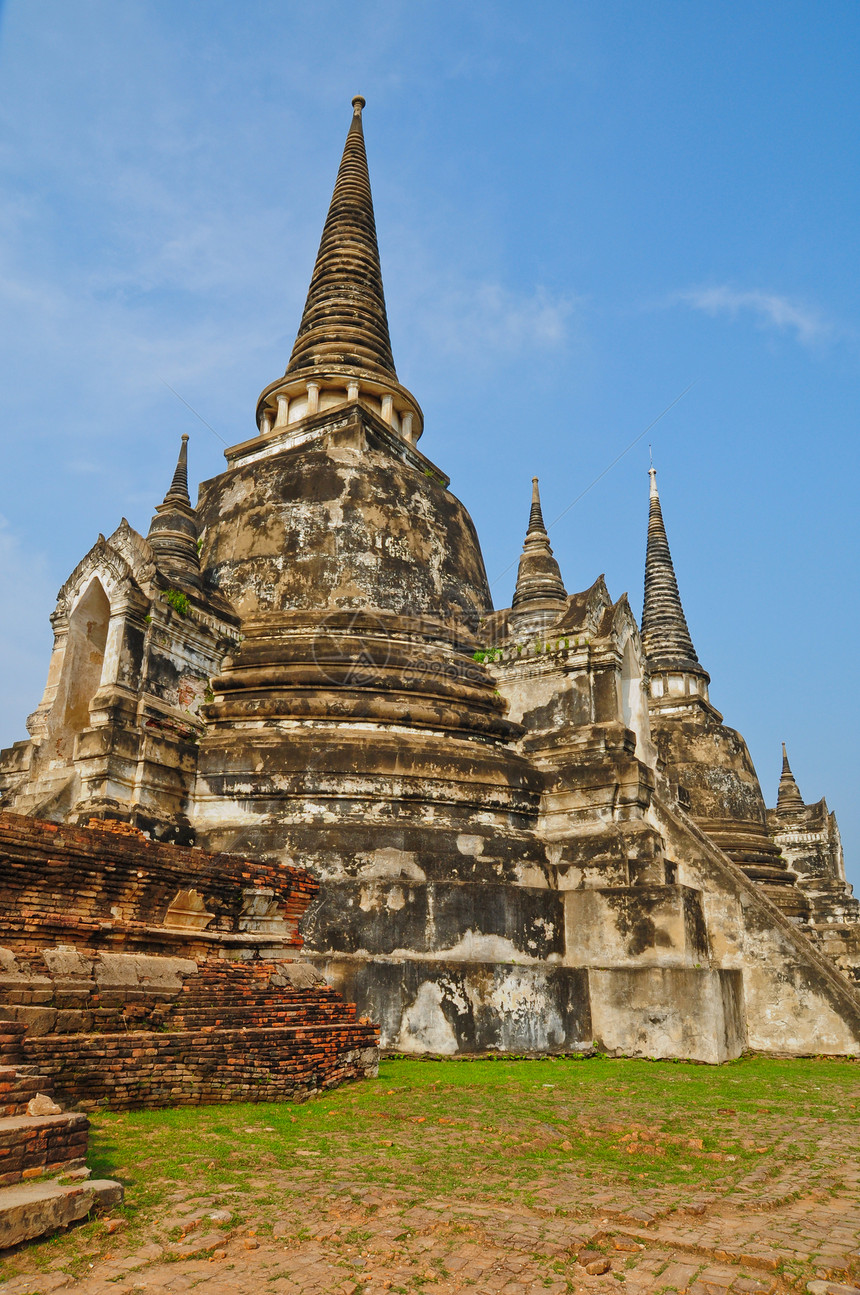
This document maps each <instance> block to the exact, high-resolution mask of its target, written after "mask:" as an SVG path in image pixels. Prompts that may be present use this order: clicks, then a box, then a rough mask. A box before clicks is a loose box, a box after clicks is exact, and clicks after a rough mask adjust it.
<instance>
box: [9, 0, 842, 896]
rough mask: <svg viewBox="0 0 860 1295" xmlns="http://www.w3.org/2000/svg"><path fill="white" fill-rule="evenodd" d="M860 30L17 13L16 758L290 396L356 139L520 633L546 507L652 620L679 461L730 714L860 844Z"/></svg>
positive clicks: (768, 786) (157, 0)
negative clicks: (151, 537) (116, 589)
mask: <svg viewBox="0 0 860 1295" xmlns="http://www.w3.org/2000/svg"><path fill="white" fill-rule="evenodd" d="M858 63H860V8H858V6H857V5H856V3H853V2H852V3H840V0H830V2H829V3H828V4H827V5H820V4H818V3H792V2H791V0H788V2H786V3H781V4H779V5H776V4H774V3H772V2H768V3H755V2H754V0H753V2H750V0H744V2H743V3H732V2H731V0H726V2H724V3H721V4H718V5H717V4H703V3H690V0H683V2H680V3H675V2H673V0H654V2H652V3H649V4H643V3H641V2H640V0H627V2H623V3H622V2H618V3H613V2H612V0H594V2H591V0H588V2H586V3H577V0H564V2H558V3H556V2H555V0H545V2H544V3H539V4H536V5H531V6H524V5H522V4H520V3H516V4H515V3H507V2H504V0H503V2H500V3H495V4H483V3H479V2H476V0H472V2H471V3H470V4H468V5H463V4H462V3H444V2H440V0H434V2H433V3H421V2H419V0H409V2H408V3H407V2H405V0H403V2H399V3H374V2H373V0H368V2H366V3H364V4H362V5H360V6H358V5H355V4H354V3H341V2H340V0H328V2H326V0H317V3H315V4H313V5H307V4H298V3H291V2H286V3H266V2H264V0H245V2H244V3H243V4H242V5H241V6H240V5H237V4H235V3H234V2H233V0H230V2H229V3H228V2H222V0H208V3H207V4H205V5H177V4H175V3H173V2H170V3H167V2H164V3H162V2H161V0H139V2H136V0H121V2H120V3H117V0H92V2H88V0H73V2H72V3H69V0H40V3H38V4H32V3H30V4H27V3H25V0H6V3H5V5H4V6H3V7H2V10H0V115H1V116H2V122H0V126H2V130H0V185H2V202H0V296H2V306H3V308H2V311H0V365H2V369H3V380H2V383H0V407H2V408H0V418H2V422H0V426H2V429H3V439H4V460H3V461H4V465H5V471H4V473H3V479H2V487H0V743H2V744H4V745H5V744H7V743H9V742H11V741H13V740H15V739H18V738H20V737H23V736H25V729H24V719H25V716H26V715H27V713H29V711H31V710H33V709H34V707H35V705H36V703H37V702H38V700H39V697H40V695H41V691H42V687H43V684H44V675H45V671H46V669H47V662H48V655H49V650H50V641H51V640H50V628H49V623H48V615H49V613H50V611H51V610H52V608H53V605H54V598H55V595H56V591H57V589H58V587H59V586H60V584H61V583H62V582H63V580H64V579H65V578H66V576H67V575H68V574H69V572H70V570H71V569H72V568H73V567H74V565H75V564H76V563H77V561H78V560H79V559H80V558H81V557H82V556H83V554H84V553H85V552H86V551H87V549H88V548H89V547H90V545H91V544H92V543H93V541H94V540H95V538H96V536H97V534H98V532H99V531H100V530H101V531H104V532H105V533H109V532H110V531H111V530H112V529H113V528H114V526H115V525H116V524H117V523H118V521H119V519H120V517H121V516H123V515H125V516H127V517H128V519H129V520H130V521H131V523H132V524H133V525H134V526H136V527H137V528H138V529H140V530H143V531H145V530H146V528H147V526H148V523H149V519H150V516H151V514H152V509H153V506H154V504H155V503H157V502H158V501H159V500H160V498H161V497H162V495H163V493H164V491H165V489H166V486H167V483H168V481H169V478H170V475H171V472H172V467H173V463H174V461H175V454H176V448H177V444H178V438H179V436H180V434H181V433H182V432H186V431H187V432H189V433H190V434H191V437H192V440H191V446H190V451H191V471H192V474H193V475H194V476H195V477H196V478H197V479H198V480H199V479H204V478H206V477H209V476H212V475H214V474H215V473H216V472H218V471H219V470H220V468H221V467H222V465H223V457H222V450H223V445H222V444H221V442H220V441H219V440H218V438H217V437H216V436H215V435H214V434H213V433H212V432H210V431H209V430H208V429H207V428H206V427H205V426H204V425H203V424H202V423H201V422H200V421H198V419H196V418H195V417H194V416H193V414H191V413H190V412H189V411H188V409H187V408H186V407H185V405H183V404H182V403H181V402H180V401H179V400H178V399H177V398H176V396H175V395H173V394H172V392H171V391H170V390H169V389H168V387H167V386H166V385H165V384H169V385H170V386H171V387H173V388H175V389H176V391H177V392H179V393H180V394H181V395H182V397H183V398H184V399H185V400H186V401H188V402H189V404H191V405H192V406H193V408H194V409H195V410H197V411H198V412H199V414H200V415H201V416H202V417H203V418H204V419H205V420H206V421H207V422H208V423H210V424H211V426H212V427H213V428H215V429H216V430H217V432H218V433H219V434H220V435H221V436H222V437H223V438H224V440H225V441H227V442H228V443H233V442H236V441H239V440H241V439H244V438H245V437H247V436H248V435H249V434H251V433H252V431H253V415H254V407H255V402H256V398H257V395H258V393H259V391H260V390H261V389H262V387H264V386H265V385H266V384H267V383H268V382H270V381H271V380H272V379H273V378H275V377H276V376H277V375H278V374H280V373H282V372H283V369H284V367H285V364H286V360H287V357H288V354H289V351H290V348H291V345H292V341H293V337H294V335H295V330H296V327H297V324H298V320H299V316H300V312H301V307H302V303H303V300H304V294H305V291H306V289H307V283H308V280H309V277H310V272H311V268H312V265H313V258H314V255H315V252H316V246H317V242H318V239H319V234H320V231H321V227H322V221H323V219H324V215H325V211H326V207H327V204H328V200H329V197H330V193H331V187H332V184H333V180H334V174H335V170H336V167H337V163H338V160H339V156H340V151H341V148H342V145H343V139H344V135H345V132H346V129H347V126H348V124H349V115H350V106H349V105H350V99H351V97H352V95H353V94H355V93H361V94H363V95H364V96H365V97H366V98H367V109H366V111H365V114H364V116H365V133H366V138H367V145H368V154H369V159H370V166H371V177H372V181H373V187H374V197H375V203H376V216H377V225H378V230H379V236H380V244H381V250H382V260H383V272H384V276H385V283H386V293H387V299H388V307H389V316H390V323H391V334H392V341H393V346H394V354H395V360H396V362H397V367H398V373H399V376H400V378H401V381H402V382H404V383H405V384H406V385H407V386H408V387H409V388H410V389H411V390H412V391H413V392H414V393H415V394H416V396H417V397H418V399H419V401H420V402H421V404H422V405H423V408H424V412H425V417H426V431H425V434H424V437H423V439H422V441H421V448H422V450H424V452H425V453H426V454H427V455H428V456H429V457H430V458H431V459H434V460H435V461H436V462H437V463H438V464H439V465H440V466H441V467H443V468H444V469H445V471H446V472H448V473H449V474H450V475H451V478H452V488H453V489H454V490H455V492H456V493H457V494H458V495H459V497H460V498H462V499H463V500H464V502H465V503H466V505H467V507H468V508H469V509H470V511H471V513H472V516H473V517H474V519H475V522H476V525H477V527H478V532H479V534H480V536H481V540H482V544H483V548H484V554H485V559H486V563H487V568H488V572H489V575H490V578H491V580H492V581H493V582H494V587H493V592H494V597H495V600H496V604H497V605H498V606H504V605H506V604H507V603H508V602H509V601H510V596H511V591H512V581H513V575H514V571H513V570H512V569H511V563H513V562H515V559H516V557H517V554H518V552H519V549H520V546H521V542H522V537H523V533H524V530H525V525H526V522H527V518H528V508H529V494H530V478H531V477H532V475H533V474H535V473H537V474H538V475H539V476H540V477H541V485H542V493H543V498H544V511H545V514H546V516H547V519H548V520H549V519H551V518H554V517H556V516H557V515H558V514H560V513H562V511H563V510H565V509H566V508H567V507H568V505H569V504H570V503H571V501H572V500H574V499H575V498H576V497H577V496H579V495H580V494H581V493H582V491H583V490H585V489H586V487H588V486H589V484H590V483H591V482H592V481H593V480H594V479H595V478H596V477H597V476H598V475H599V474H600V473H601V472H603V471H604V469H605V468H606V467H607V465H608V464H609V463H610V462H611V461H612V460H613V459H614V458H615V457H616V455H618V454H619V453H620V452H621V451H622V450H623V449H624V447H625V446H626V445H628V444H629V442H630V441H632V440H633V439H634V438H635V437H636V436H638V435H639V433H641V432H642V431H643V430H644V429H645V428H646V427H647V425H648V424H649V423H650V422H651V421H652V420H653V419H654V418H656V417H657V415H658V414H660V412H661V410H663V409H665V408H666V406H668V405H669V404H670V403H671V402H672V401H673V400H674V399H675V398H676V397H677V396H678V395H679V393H680V392H682V391H683V390H684V389H685V388H686V387H688V386H689V384H690V383H694V385H693V387H692V388H691V389H690V390H689V391H688V392H687V394H686V395H685V396H684V398H683V399H682V400H681V401H680V402H679V403H678V404H676V405H675V407H674V408H673V409H671V410H670V412H669V413H668V414H666V415H665V417H663V418H662V419H661V420H660V421H659V422H658V423H657V424H656V426H654V427H653V428H652V430H651V431H650V432H649V433H648V434H647V435H646V436H645V437H644V438H643V439H642V440H641V441H640V442H639V444H638V445H637V446H636V447H635V448H634V449H633V450H631V451H630V453H628V454H627V455H626V456H625V457H624V458H623V459H622V460H621V461H620V462H619V463H618V464H617V465H616V466H615V467H613V468H612V470H611V471H610V472H609V473H607V475H606V476H604V477H603V478H602V480H600V481H599V482H598V484H597V485H595V486H594V487H593V489H591V490H590V491H588V493H587V494H586V495H585V496H584V497H583V498H582V499H580V500H579V502H578V503H576V505H575V506H574V507H573V508H571V509H570V510H569V511H567V512H566V513H565V515H564V517H563V518H562V520H561V521H559V522H558V524H557V525H556V526H555V527H554V528H553V530H552V541H553V544H554V547H555V551H556V554H557V556H558V558H559V561H560V563H561V567H562V572H563V575H564V578H565V581H566V584H567V587H568V589H569V590H575V589H580V588H584V587H586V586H587V585H590V584H591V582H592V581H593V580H594V578H595V577H596V576H597V575H598V574H600V572H605V573H606V578H607V581H608V584H609V587H610V590H611V592H612V593H613V595H616V596H617V595H620V594H621V593H622V592H624V591H625V590H627V591H628V592H629V595H630V598H631V602H632V604H633V607H634V610H635V611H636V613H637V615H638V614H639V612H640V611H641V597H642V594H641V590H642V574H643V560H644V549H645V529H646V523H647V510H648V477H647V467H648V448H647V447H648V442H649V441H650V442H651V443H652V444H653V447H654V460H655V463H656V465H657V467H658V471H659V484H660V489H661V495H662V500H663V510H664V516H665V518H666V523H667V528H668V531H669V539H670V543H671V546H672V551H673V556H674V559H675V565H676V569H677V572H678V578H679V582H680V586H681V593H682V597H683V600H684V605H685V609H686V612H687V616H688V620H689V623H690V628H691V632H692V635H693V640H694V642H695V644H696V647H697V649H698V652H699V656H700V658H701V660H702V662H703V664H704V665H705V666H706V668H707V669H708V670H709V671H710V673H711V676H712V685H711V696H712V699H713V701H714V702H715V704H716V705H717V706H718V707H719V708H720V709H721V710H722V711H723V713H724V715H725V719H726V722H727V723H729V724H731V725H733V726H735V727H737V728H739V729H740V730H741V732H743V734H744V735H745V737H746V738H747V741H748V743H749V745H750V748H751V750H752V754H753V758H754V760H755V762H756V765H757V767H758V771H759V774H760V777H761V780H762V783H763V787H764V790H765V794H766V797H767V799H768V801H769V802H770V803H773V800H774V798H775V792H776V782H777V779H778V774H779V766H780V749H779V744H780V742H781V741H783V740H785V741H786V742H787V743H788V746H789V752H790V756H791V759H792V764H793V767H794V770H795V773H796V775H797V778H798V781H799V783H800V787H801V790H802V791H803V793H804V795H805V797H806V799H807V800H812V799H817V798H818V797H820V796H821V795H824V794H826V795H827V798H828V802H829V804H830V806H831V808H833V809H835V810H836V811H837V813H838V815H839V820H840V824H841V827H842V831H843V836H844V839H845V844H846V854H847V858H848V868H849V876H851V877H852V878H853V880H854V881H855V884H856V883H858V882H860V798H858V796H857V792H856V788H855V779H856V776H857V760H856V750H857V745H858V737H857V726H858V720H860V715H858V689H857V688H856V687H855V682H854V681H855V676H856V666H855V657H856V646H855V645H856V641H857V638H858V607H857V554H858V521H857V480H858V438H857V433H856V424H857V411H858V395H860V392H858V385H860V384H858V379H860V300H858V269H857V264H858V261H857V246H856V230H857V227H858V215H860V213H858V205H860V203H858V197H860V181H858V173H857V167H856V149H857V131H858V99H860V79H858V77H857V75H856V69H857V66H858Z"/></svg>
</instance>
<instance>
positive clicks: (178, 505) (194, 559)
mask: <svg viewBox="0 0 860 1295" xmlns="http://www.w3.org/2000/svg"><path fill="white" fill-rule="evenodd" d="M146 538H147V539H148V540H149V543H150V544H151V546H152V548H153V549H154V550H155V560H156V565H157V566H158V569H159V570H160V571H161V572H163V574H164V575H166V576H168V577H169V578H170V579H171V580H174V581H175V582H176V583H177V584H179V585H184V586H191V587H192V588H194V589H199V588H200V586H201V579H200V558H199V555H198V553H197V539H198V528H197V513H196V511H195V510H194V508H193V507H192V504H191V497H190V495H189V494H188V437H187V436H183V437H182V443H181V446H180V449H179V458H178V460H177V463H176V471H175V472H174V474H173V480H172V481H171V483H170V489H169V490H168V492H167V494H166V495H165V496H164V501H163V503H160V504H159V505H158V507H157V508H156V510H155V516H154V517H153V519H152V521H151V522H150V526H149V534H148V535H147V537H146Z"/></svg>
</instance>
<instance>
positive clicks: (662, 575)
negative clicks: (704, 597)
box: [642, 466, 709, 699]
mask: <svg viewBox="0 0 860 1295" xmlns="http://www.w3.org/2000/svg"><path fill="white" fill-rule="evenodd" d="M649 475H650V478H651V485H650V491H649V495H650V500H649V510H648V546H647V550H646V554H645V600H644V604H643V609H642V644H643V646H644V648H645V655H646V657H647V660H648V667H649V670H650V672H651V675H652V679H653V678H654V677H655V676H670V679H669V680H668V681H667V680H665V679H664V685H665V684H666V683H667V682H668V683H669V686H664V687H663V688H661V687H660V685H659V684H658V685H657V688H656V690H655V689H654V688H653V687H652V696H661V695H668V694H670V693H671V694H672V695H673V696H676V695H678V693H679V692H681V693H693V694H696V695H702V696H704V697H705V699H707V685H708V682H709V676H708V674H707V672H706V671H705V670H704V669H703V668H702V666H701V665H700V664H699V658H698V656H697V655H696V649H695V648H694V647H693V640H692V638H691V637H690V631H689V628H688V627H687V618H686V616H685V615H684V608H683V606H682V605H681V595H680V593H679V592H678V581H677V579H676V577H675V568H674V566H673V564H672V554H671V552H670V551H669V541H668V539H667V537H666V527H665V525H664V524H663V512H662V509H661V508H660V495H659V493H658V491H657V470H656V468H654V467H653V466H652V467H651V468H649Z"/></svg>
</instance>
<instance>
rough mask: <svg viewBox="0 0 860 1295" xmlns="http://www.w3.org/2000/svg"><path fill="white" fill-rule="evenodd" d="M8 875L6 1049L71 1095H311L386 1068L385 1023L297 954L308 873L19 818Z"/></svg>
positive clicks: (130, 1102) (157, 1098) (1, 852)
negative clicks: (381, 1045) (381, 1029)
mask: <svg viewBox="0 0 860 1295" xmlns="http://www.w3.org/2000/svg"><path fill="white" fill-rule="evenodd" d="M0 869H2V875H3V880H4V891H5V894H6V896H7V903H8V907H7V909H6V911H5V912H4V913H3V915H2V917H0V942H2V947H0V964H2V970H0V1017H2V1018H3V1019H2V1021H0V1027H2V1028H3V1029H5V1030H6V1031H7V1033H9V1035H10V1039H11V1038H12V1037H13V1036H15V1038H16V1042H15V1046H14V1049H13V1053H12V1054H10V1056H9V1058H8V1059H9V1061H10V1062H11V1061H21V1062H23V1063H24V1064H25V1065H28V1066H33V1067H36V1068H37V1069H38V1071H39V1073H40V1074H42V1075H44V1076H46V1077H47V1080H48V1082H50V1083H51V1084H52V1085H53V1090H54V1092H55V1093H56V1095H57V1097H58V1099H59V1100H60V1101H62V1102H63V1103H65V1104H67V1105H75V1106H76V1107H77V1108H78V1109H79V1110H92V1109H95V1108H96V1107H98V1106H108V1107H110V1108H112V1109H126V1108H136V1107H146V1106H149V1107H155V1106H170V1105H178V1104H187V1103H210V1102H229V1101H273V1100H285V1099H286V1100H301V1099H303V1098H304V1097H306V1096H308V1095H309V1094H311V1093H313V1092H316V1091H319V1090H321V1089H325V1088H330V1087H333V1086H334V1085H336V1084H339V1083H342V1082H344V1081H345V1080H348V1079H358V1078H361V1077H363V1076H365V1075H368V1074H375V1073H376V1068H377V1058H378V1052H377V1033H376V1031H375V1029H374V1027H373V1026H372V1025H371V1024H370V1023H369V1022H366V1021H357V1020H356V1015H355V1007H354V1006H353V1005H352V1004H347V1003H345V1002H344V1000H343V998H342V997H341V996H340V995H339V994H338V993H337V992H336V991H335V990H333V989H330V988H328V987H327V986H325V985H324V984H323V983H321V978H320V976H319V974H318V973H317V972H316V971H315V970H314V969H313V968H311V967H309V966H308V965H307V964H305V963H303V962H302V961H300V960H299V959H298V958H297V954H298V952H299V950H300V948H301V943H302V942H301V937H300V936H299V934H298V919H299V917H300V915H301V913H302V912H303V911H304V909H305V907H306V906H307V904H308V903H309V902H310V900H311V898H312V897H313V895H314V894H315V892H316V890H317V889H318V883H317V882H316V881H315V880H314V879H313V878H312V877H311V876H310V875H309V874H307V873H305V872H303V871H302V870H301V869H296V868H282V867H276V866H270V865H265V864H250V863H249V862H248V861H247V860H245V859H242V858H239V857H234V856H229V855H218V856H211V855H207V854H204V853H203V852H202V851H200V850H193V849H179V848H177V847H174V846H169V845H156V844H152V843H150V842H148V841H146V840H145V839H144V838H143V837H142V835H141V834H140V833H137V832H134V831H133V830H132V831H128V830H126V831H125V832H117V831H111V830H108V825H102V826H101V827H91V828H73V827H59V828H58V827H57V826H56V825H54V824H50V823H43V822H39V821H38V820H34V819H30V818H24V817H21V816H18V815H11V814H3V815H0ZM17 1036H20V1037H17ZM5 1059H6V1058H2V1057H0V1061H2V1060H5Z"/></svg>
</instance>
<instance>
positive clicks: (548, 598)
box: [511, 477, 567, 616]
mask: <svg viewBox="0 0 860 1295" xmlns="http://www.w3.org/2000/svg"><path fill="white" fill-rule="evenodd" d="M566 599H567V591H566V590H565V587H564V581H563V580H562V578H561V571H560V569H559V565H558V563H557V562H556V560H555V558H554V557H553V552H552V548H551V547H550V542H549V534H548V533H547V529H546V526H545V525H544V520H543V512H542V510H541V504H540V487H539V483H538V479H537V477H532V506H531V511H530V512H529V526H528V530H527V531H526V538H525V543H524V544H523V551H522V555H521V556H520V564H519V567H518V569H517V587H516V590H515V591H514V598H513V602H512V603H511V608H512V610H513V611H522V610H525V609H527V608H528V609H531V608H532V607H535V608H539V609H541V610H545V611H547V612H553V613H554V615H556V616H557V615H559V614H560V613H561V612H562V611H564V608H565V606H566Z"/></svg>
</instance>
